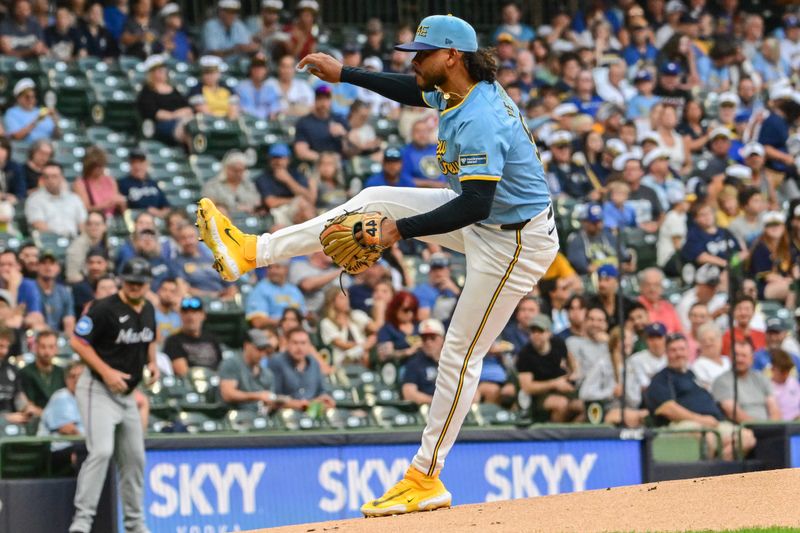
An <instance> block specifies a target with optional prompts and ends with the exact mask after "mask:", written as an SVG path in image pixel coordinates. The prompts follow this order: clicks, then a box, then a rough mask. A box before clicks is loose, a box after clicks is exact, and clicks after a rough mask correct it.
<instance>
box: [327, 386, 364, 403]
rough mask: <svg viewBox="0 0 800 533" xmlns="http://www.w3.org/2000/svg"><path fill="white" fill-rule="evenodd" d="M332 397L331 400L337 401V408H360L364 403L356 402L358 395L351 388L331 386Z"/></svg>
mask: <svg viewBox="0 0 800 533" xmlns="http://www.w3.org/2000/svg"><path fill="white" fill-rule="evenodd" d="M330 395H331V398H333V399H334V401H336V406H337V407H342V408H346V409H347V408H352V407H359V406H361V405H362V402H359V401H356V394H355V391H354V390H353V389H352V388H349V387H342V386H335V385H334V386H331V388H330Z"/></svg>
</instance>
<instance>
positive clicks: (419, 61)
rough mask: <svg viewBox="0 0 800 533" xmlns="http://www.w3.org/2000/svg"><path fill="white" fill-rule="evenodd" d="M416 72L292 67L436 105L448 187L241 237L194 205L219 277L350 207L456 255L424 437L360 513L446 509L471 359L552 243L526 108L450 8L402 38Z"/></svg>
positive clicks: (281, 254) (279, 253)
mask: <svg viewBox="0 0 800 533" xmlns="http://www.w3.org/2000/svg"><path fill="white" fill-rule="evenodd" d="M396 48H397V49H399V50H403V51H413V52H416V55H415V57H414V60H413V62H412V65H413V68H414V75H402V74H386V73H374V72H366V71H364V70H361V69H357V68H351V67H342V65H341V64H340V63H339V62H338V61H336V60H335V59H333V58H332V57H330V56H327V55H325V54H319V53H317V54H310V55H308V56H306V57H305V58H304V59H303V60H302V61H301V62H300V63H299V65H298V67H299V68H303V67H307V68H308V69H309V71H310V72H311V73H313V74H315V75H316V76H318V77H319V78H321V79H322V80H324V81H327V82H331V83H336V82H340V81H341V82H348V83H352V84H354V85H358V86H361V87H364V88H366V89H370V90H373V91H375V92H378V93H379V94H382V95H383V96H386V97H388V98H390V99H393V100H395V101H398V102H400V103H401V104H405V105H415V106H427V107H432V108H434V109H437V110H438V111H439V113H440V125H439V141H438V148H437V159H438V162H439V166H440V170H441V171H442V173H443V174H445V175H446V176H447V178H448V180H449V184H450V188H448V189H402V190H401V189H396V188H392V187H374V188H368V189H365V190H364V191H362V192H361V193H359V194H358V195H356V196H355V197H354V198H353V199H351V200H350V201H348V202H346V203H345V204H344V205H342V206H340V207H338V208H336V209H333V210H331V211H329V212H327V213H324V214H322V215H320V216H318V217H316V218H314V219H312V220H309V221H307V222H304V223H302V224H298V225H295V226H291V227H288V228H284V229H281V230H279V231H276V232H275V233H272V234H264V235H261V236H255V235H246V234H243V233H242V232H241V231H239V230H238V229H237V228H236V227H235V226H233V225H232V224H231V223H230V221H229V220H228V219H227V218H226V217H225V216H224V215H222V214H221V213H220V212H219V211H218V210H217V209H216V207H215V206H214V204H213V203H212V202H211V201H210V200H208V199H206V198H204V199H202V200H200V203H199V209H198V226H199V227H200V230H201V234H202V238H203V241H204V242H205V243H206V244H207V245H208V246H209V247H210V249H211V250H212V252H213V253H214V257H215V267H216V268H217V270H219V271H220V273H221V275H222V277H223V278H225V279H227V280H232V279H236V278H238V277H239V276H241V275H242V274H244V273H245V272H247V271H249V270H252V269H253V268H256V267H264V266H269V265H270V264H271V263H273V262H276V261H282V260H285V259H288V258H290V257H294V256H300V255H307V254H310V253H313V252H315V251H318V250H320V249H321V244H320V233H321V232H322V231H323V229H324V228H325V225H326V222H327V221H329V220H330V219H332V218H334V217H336V216H338V215H341V214H342V213H344V212H348V211H357V210H359V209H363V210H365V211H378V212H380V213H381V214H383V215H384V216H386V217H387V218H385V219H384V220H383V221H382V222H381V223H380V235H379V237H380V241H381V244H383V245H386V246H391V245H393V244H394V243H395V242H397V241H398V240H400V239H408V238H417V239H420V240H421V241H423V242H428V243H436V244H439V245H441V246H444V247H446V248H449V249H451V250H455V251H457V252H461V253H464V254H465V255H466V266H467V275H466V282H465V285H464V290H463V291H462V293H461V297H460V298H459V300H458V304H457V306H456V308H455V311H454V313H453V317H452V320H451V323H450V328H449V330H448V331H447V335H446V337H445V342H444V348H443V350H442V354H441V357H440V359H439V373H438V377H437V379H436V391H435V393H434V395H433V402H432V404H431V407H430V414H429V417H428V423H427V426H426V427H425V431H424V433H423V435H422V444H421V446H420V448H419V450H418V451H417V454H416V456H415V457H414V459H413V461H412V464H411V466H410V467H409V469H408V471H407V472H406V474H405V477H404V478H403V479H402V480H400V481H399V482H398V483H397V484H396V485H395V486H394V487H391V488H390V489H389V490H388V491H387V492H386V493H385V494H384V495H383V496H382V497H380V498H379V499H376V500H372V501H370V502H367V503H365V504H364V505H363V506H362V508H361V510H362V512H363V513H364V514H365V515H366V516H381V515H388V514H400V513H409V512H415V511H421V510H430V509H436V508H440V507H448V506H449V505H450V503H451V499H452V498H451V495H450V493H449V492H448V491H447V489H446V488H445V486H444V484H443V483H442V482H441V480H440V479H439V472H440V471H441V469H442V467H443V465H444V460H445V457H447V453H448V452H449V451H450V448H451V447H452V446H453V443H454V442H455V439H456V436H457V435H458V432H459V430H460V428H461V424H462V423H463V421H464V418H465V416H466V414H467V412H468V411H469V409H470V405H471V403H472V399H473V397H474V396H475V391H476V389H477V386H478V378H479V376H480V373H481V364H482V360H483V357H484V355H485V354H486V352H487V351H488V349H489V347H490V346H491V344H492V343H493V342H494V341H495V339H496V338H497V337H498V335H499V334H500V332H501V330H502V329H503V327H504V326H505V325H506V323H507V322H508V320H509V318H510V317H511V315H512V313H513V312H514V309H515V307H516V305H517V302H519V300H520V299H521V298H522V297H523V296H525V295H526V294H528V293H529V292H530V291H531V290H532V289H533V287H534V285H535V284H536V282H537V281H538V280H539V279H540V278H541V277H542V275H543V274H544V273H545V271H546V270H547V269H548V267H549V266H550V263H551V262H552V261H553V259H554V258H555V256H556V252H557V251H558V235H557V232H556V229H555V219H554V215H553V209H552V205H551V201H550V192H549V190H548V188H547V183H546V181H545V177H544V171H543V168H542V163H541V161H540V159H539V154H538V152H537V150H536V145H535V144H534V139H533V136H532V135H531V134H530V131H529V130H528V128H527V126H526V124H525V119H524V117H523V116H522V115H521V114H520V111H519V109H518V108H517V106H516V105H515V104H514V103H513V102H512V101H511V99H510V98H509V97H508V95H507V94H506V93H505V91H504V90H503V88H502V87H501V86H500V85H499V84H498V83H497V82H496V81H495V72H496V66H495V61H494V59H493V57H492V56H491V54H490V53H489V51H487V50H485V49H481V50H479V49H478V41H477V37H476V35H475V30H474V29H473V28H472V26H470V25H469V24H468V23H467V22H465V21H464V20H462V19H459V18H457V17H453V16H451V15H447V16H444V15H434V16H430V17H427V18H425V19H424V20H423V21H422V22H421V23H420V25H419V26H418V28H417V32H416V36H415V38H414V40H413V41H412V42H410V43H405V44H401V45H398V46H397V47H396Z"/></svg>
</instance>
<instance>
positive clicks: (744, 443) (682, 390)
mask: <svg viewBox="0 0 800 533" xmlns="http://www.w3.org/2000/svg"><path fill="white" fill-rule="evenodd" d="M646 401H647V405H648V408H649V409H650V413H651V414H652V415H653V416H654V417H656V422H657V424H658V425H669V426H670V428H673V429H679V430H703V429H705V430H711V431H709V432H707V433H705V439H706V441H707V449H708V450H709V452H710V454H711V455H712V456H713V454H714V453H715V451H716V449H717V434H719V437H720V438H721V439H722V453H721V458H722V459H725V460H728V461H730V460H732V459H733V458H734V450H735V449H736V448H735V447H736V445H739V446H741V449H742V452H743V453H744V454H745V455H746V454H748V453H749V452H750V450H752V449H753V448H754V447H755V444H756V442H755V436H754V435H753V432H752V431H751V430H750V429H746V428H744V429H739V428H737V427H736V426H734V425H733V424H731V423H730V422H727V421H725V420H724V416H723V414H722V411H720V410H719V407H718V406H717V403H716V402H715V401H714V398H713V397H712V396H711V394H710V393H709V392H708V391H707V390H705V389H704V388H702V387H701V386H700V385H698V384H697V383H696V381H695V376H694V373H693V372H692V371H691V370H689V369H688V345H687V343H686V339H685V338H684V337H683V335H681V334H674V335H670V337H669V338H668V339H667V367H666V368H664V369H663V370H662V371H660V372H659V373H658V374H656V375H655V376H653V379H652V380H651V381H650V386H649V387H648V389H647V395H646ZM737 435H740V438H741V441H740V442H734V439H735V438H737Z"/></svg>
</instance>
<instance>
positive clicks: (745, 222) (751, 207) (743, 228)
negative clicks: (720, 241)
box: [728, 187, 784, 248]
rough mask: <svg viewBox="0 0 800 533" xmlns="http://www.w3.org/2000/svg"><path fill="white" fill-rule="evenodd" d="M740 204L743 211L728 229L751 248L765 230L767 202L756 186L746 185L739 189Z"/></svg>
mask: <svg viewBox="0 0 800 533" xmlns="http://www.w3.org/2000/svg"><path fill="white" fill-rule="evenodd" d="M739 206H740V207H741V209H742V210H741V213H740V214H739V216H737V217H736V218H734V219H733V220H731V222H730V224H729V225H728V231H730V232H731V233H732V234H733V236H734V237H736V239H737V240H738V241H739V242H742V243H744V245H745V246H746V247H747V248H750V246H751V245H752V244H753V241H754V240H755V239H756V237H758V236H759V235H760V234H761V232H762V231H764V214H765V212H766V209H767V204H766V202H765V201H764V196H763V195H762V194H761V191H759V190H758V189H756V188H755V187H744V188H743V189H741V190H740V191H739ZM779 215H780V214H779ZM777 223H778V224H783V223H784V221H783V220H779V221H778V222H777Z"/></svg>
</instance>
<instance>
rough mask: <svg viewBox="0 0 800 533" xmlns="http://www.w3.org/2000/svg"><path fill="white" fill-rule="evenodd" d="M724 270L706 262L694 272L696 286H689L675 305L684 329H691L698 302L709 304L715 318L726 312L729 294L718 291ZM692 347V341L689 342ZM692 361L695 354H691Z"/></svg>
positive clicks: (710, 311)
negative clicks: (690, 315)
mask: <svg viewBox="0 0 800 533" xmlns="http://www.w3.org/2000/svg"><path fill="white" fill-rule="evenodd" d="M721 274H722V271H721V270H720V268H719V267H717V266H715V265H710V264H705V265H703V266H701V267H700V268H698V269H697V270H696V271H695V273H694V287H692V288H689V289H688V290H687V291H686V292H684V293H683V295H682V296H681V299H680V301H678V303H677V305H676V306H675V312H676V313H678V317H679V318H680V320H681V326H682V327H683V331H686V332H688V331H689V330H690V329H691V321H690V318H689V314H690V312H691V310H692V308H693V307H694V306H695V305H696V304H703V305H705V306H707V310H708V312H709V313H711V314H712V316H713V317H714V318H717V317H718V316H720V315H721V314H723V313H724V312H725V309H726V304H727V303H728V296H727V295H726V294H725V293H724V292H718V288H719V285H720V276H721ZM689 344H690V347H691V342H690V343H689ZM689 357H690V361H691V359H692V357H693V354H691V353H690V355H689Z"/></svg>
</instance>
